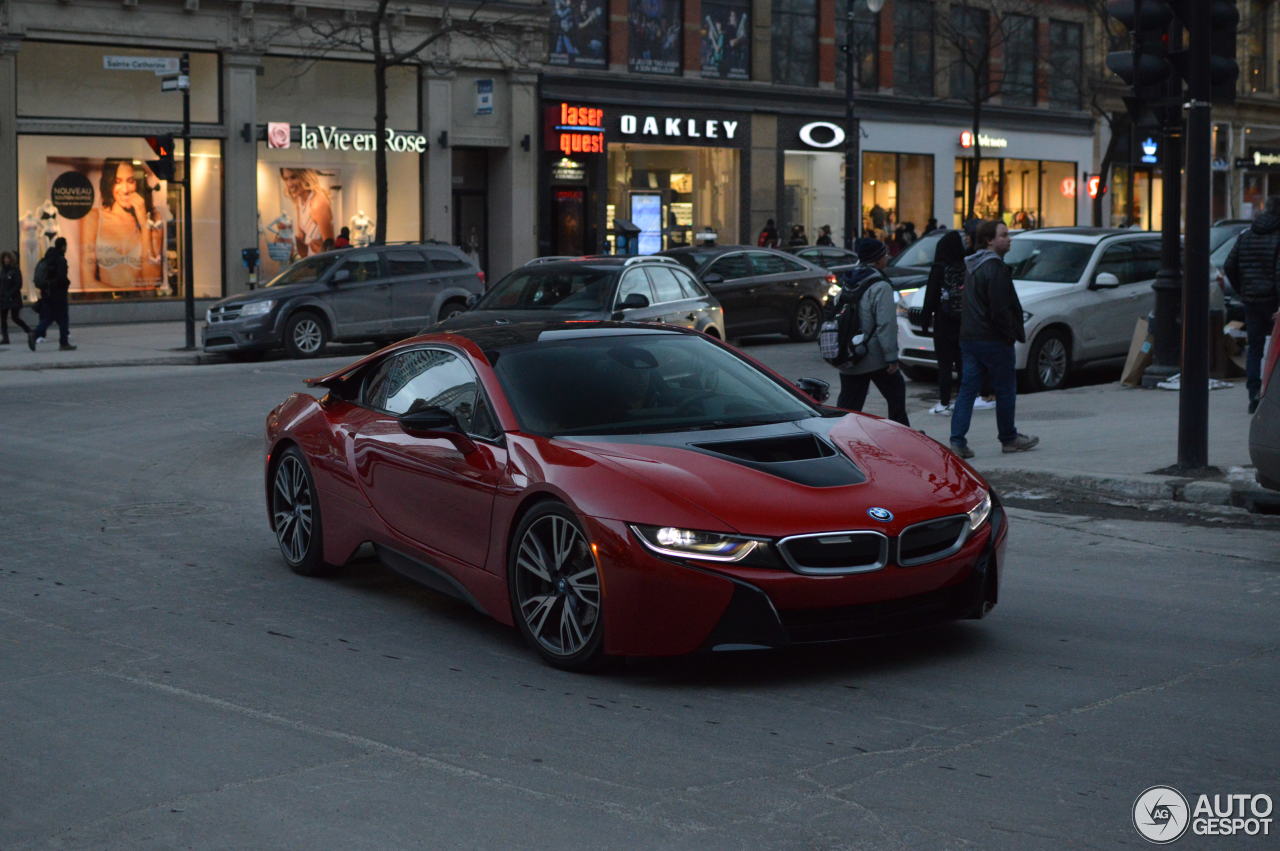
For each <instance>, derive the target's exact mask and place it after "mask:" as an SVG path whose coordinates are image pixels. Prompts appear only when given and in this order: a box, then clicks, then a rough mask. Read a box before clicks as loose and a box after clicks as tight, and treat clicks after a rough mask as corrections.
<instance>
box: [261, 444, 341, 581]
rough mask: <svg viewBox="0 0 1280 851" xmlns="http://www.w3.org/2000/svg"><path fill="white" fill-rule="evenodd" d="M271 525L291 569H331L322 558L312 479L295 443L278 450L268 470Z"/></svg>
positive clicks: (309, 572)
mask: <svg viewBox="0 0 1280 851" xmlns="http://www.w3.org/2000/svg"><path fill="white" fill-rule="evenodd" d="M271 529H272V531H273V532H275V533H276V543H277V544H279V546H280V554H281V555H282V556H284V560H285V563H286V564H288V565H289V569H290V570H292V571H293V572H294V573H299V574H301V575H303V576H321V575H323V574H325V573H328V572H329V571H330V570H332V567H333V566H332V565H330V564H327V563H326V562H325V560H324V542H323V540H322V539H321V535H320V503H319V501H318V500H317V499H316V486H315V481H314V480H313V479H312V478H311V471H310V470H309V469H308V468H307V460H306V458H304V457H303V455H302V452H301V451H300V450H298V449H297V447H293V446H290V447H289V448H288V449H286V450H285V451H284V452H283V453H281V455H280V460H279V461H278V462H276V465H275V469H274V471H273V472H272V474H271Z"/></svg>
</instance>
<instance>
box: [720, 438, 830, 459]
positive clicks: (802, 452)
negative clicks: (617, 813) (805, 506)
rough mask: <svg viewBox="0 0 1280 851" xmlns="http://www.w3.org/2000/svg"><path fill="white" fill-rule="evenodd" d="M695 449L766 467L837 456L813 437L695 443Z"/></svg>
mask: <svg viewBox="0 0 1280 851" xmlns="http://www.w3.org/2000/svg"><path fill="white" fill-rule="evenodd" d="M695 446H697V447H698V448H699V449H706V450H708V451H709V452H718V453H720V454H721V455H729V456H731V457H733V458H739V459H741V460H743V461H755V462H757V463H765V464H777V463H779V462H781V461H810V460H812V459H814V458H827V457H830V456H832V455H835V454H836V451H835V450H834V449H832V448H831V447H830V446H828V445H827V444H825V443H823V442H822V441H821V440H818V438H816V437H814V436H813V435H812V434H797V435H787V436H786V437H766V438H763V439H760V440H730V441H725V442H724V443H698V444H695Z"/></svg>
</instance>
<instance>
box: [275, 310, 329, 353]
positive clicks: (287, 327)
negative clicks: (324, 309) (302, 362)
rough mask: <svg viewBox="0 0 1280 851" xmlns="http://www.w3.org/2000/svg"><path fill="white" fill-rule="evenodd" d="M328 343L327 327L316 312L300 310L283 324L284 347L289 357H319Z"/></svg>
mask: <svg viewBox="0 0 1280 851" xmlns="http://www.w3.org/2000/svg"><path fill="white" fill-rule="evenodd" d="M328 344H329V327H328V326H327V325H326V324H325V321H324V319H323V318H322V317H321V316H320V314H318V313H314V312H312V311H310V310H301V311H299V312H297V313H295V314H293V316H290V317H289V321H288V322H286V323H285V324H284V348H285V351H287V352H288V353H289V356H290V357H295V358H314V357H319V356H320V355H321V354H323V353H324V349H325V346H327V345H328Z"/></svg>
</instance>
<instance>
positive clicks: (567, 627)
mask: <svg viewBox="0 0 1280 851" xmlns="http://www.w3.org/2000/svg"><path fill="white" fill-rule="evenodd" d="M507 587H508V590H509V593H510V597H511V613H512V616H513V617H514V619H515V622H516V626H517V628H519V630H520V633H521V635H523V636H524V638H525V640H526V641H527V642H528V643H529V644H530V646H532V647H533V648H534V649H535V650H537V651H538V653H539V655H541V656H542V658H543V659H545V660H546V661H547V662H549V663H550V664H552V665H554V666H555V667H557V668H564V669H566V670H571V671H585V670H591V669H594V668H598V667H600V665H601V664H603V663H604V661H605V655H604V624H603V622H602V618H601V608H600V603H601V600H600V568H599V566H598V565H597V564H596V560H595V555H594V553H593V552H592V551H591V547H590V546H589V545H588V543H587V537H586V535H585V534H584V533H583V531H582V525H581V524H580V523H579V522H578V518H577V517H575V516H574V514H573V512H572V511H570V510H569V509H568V507H566V506H565V505H564V504H563V503H559V502H544V503H541V504H539V505H537V506H535V507H534V508H533V509H532V510H530V511H529V513H528V514H526V515H525V516H524V518H523V519H522V520H521V521H520V524H519V526H517V527H516V532H515V534H514V535H513V536H512V538H511V551H510V553H509V554H508V557H507Z"/></svg>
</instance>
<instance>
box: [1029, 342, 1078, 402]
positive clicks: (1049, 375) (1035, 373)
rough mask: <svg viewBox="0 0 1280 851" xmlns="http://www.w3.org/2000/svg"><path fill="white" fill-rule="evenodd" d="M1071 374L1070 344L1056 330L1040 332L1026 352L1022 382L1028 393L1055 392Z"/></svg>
mask: <svg viewBox="0 0 1280 851" xmlns="http://www.w3.org/2000/svg"><path fill="white" fill-rule="evenodd" d="M1070 372H1071V343H1070V341H1069V340H1068V339H1067V335H1066V334H1064V333H1063V332H1062V331H1060V330H1058V329H1057V328H1050V329H1048V330H1046V331H1041V332H1040V333H1039V334H1038V335H1036V338H1035V340H1033V341H1032V342H1031V348H1030V350H1029V351H1028V352H1027V368H1026V369H1025V370H1024V371H1023V373H1022V381H1023V384H1024V386H1025V389H1026V391H1027V392H1028V393H1039V392H1040V391H1041V390H1057V389H1058V388H1060V387H1062V385H1063V384H1065V383H1066V380H1067V376H1068V375H1069V374H1070Z"/></svg>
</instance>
